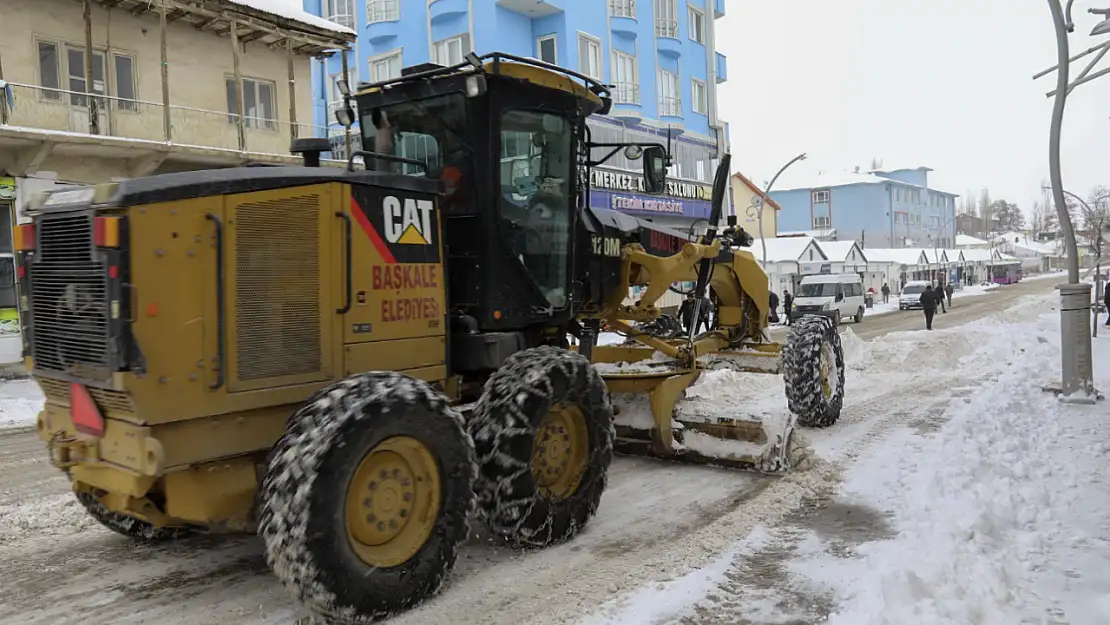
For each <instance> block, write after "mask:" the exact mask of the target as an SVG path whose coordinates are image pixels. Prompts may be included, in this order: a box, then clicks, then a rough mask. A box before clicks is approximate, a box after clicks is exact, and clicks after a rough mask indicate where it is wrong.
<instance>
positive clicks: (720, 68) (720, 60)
mask: <svg viewBox="0 0 1110 625" xmlns="http://www.w3.org/2000/svg"><path fill="white" fill-rule="evenodd" d="M726 80H728V57H726V56H725V55H723V54H721V53H720V52H718V53H717V84H718V85H719V84H721V83H723V82H725V81H726Z"/></svg>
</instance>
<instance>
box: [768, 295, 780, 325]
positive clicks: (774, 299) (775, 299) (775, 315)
mask: <svg viewBox="0 0 1110 625" xmlns="http://www.w3.org/2000/svg"><path fill="white" fill-rule="evenodd" d="M768 320H769V321H770V322H771V323H778V322H779V296H778V295H775V292H774V291H771V314H770V315H769V316H768Z"/></svg>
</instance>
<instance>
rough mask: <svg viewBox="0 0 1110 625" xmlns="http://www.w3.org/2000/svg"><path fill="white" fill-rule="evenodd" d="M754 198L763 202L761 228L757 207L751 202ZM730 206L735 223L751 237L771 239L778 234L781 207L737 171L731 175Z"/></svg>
mask: <svg viewBox="0 0 1110 625" xmlns="http://www.w3.org/2000/svg"><path fill="white" fill-rule="evenodd" d="M755 198H761V199H762V200H763V203H764V207H763V229H762V230H761V229H760V227H759V209H758V208H755V206H754V204H753V200H755ZM732 206H733V210H735V211H736V223H737V224H738V225H740V226H741V227H743V228H744V230H746V231H747V232H748V233H749V234H751V235H752V236H753V237H755V238H757V239H760V238H765V239H773V238H775V237H776V236H778V231H779V211H780V210H782V207H780V206H779V205H778V204H777V203H775V201H774V200H772V199H771V198H770V197H768V196H767V195H766V194H764V193H763V191H761V190H760V189H759V187H757V186H756V185H755V183H754V182H752V181H751V180H748V178H747V177H746V176H744V174H741V173H739V172H737V173H735V174H733V175H732Z"/></svg>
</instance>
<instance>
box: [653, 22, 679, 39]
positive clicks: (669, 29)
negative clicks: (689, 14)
mask: <svg viewBox="0 0 1110 625" xmlns="http://www.w3.org/2000/svg"><path fill="white" fill-rule="evenodd" d="M655 36H656V37H667V38H668V39H678V20H671V19H657V20H655Z"/></svg>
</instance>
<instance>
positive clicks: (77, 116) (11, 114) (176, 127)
mask: <svg viewBox="0 0 1110 625" xmlns="http://www.w3.org/2000/svg"><path fill="white" fill-rule="evenodd" d="M8 88H9V89H10V90H11V93H12V96H13V97H12V100H13V102H12V103H13V104H14V106H12V107H11V108H10V109H8V110H6V113H7V115H6V123H5V124H4V125H3V127H5V128H18V129H24V130H32V131H36V130H37V131H53V132H61V133H76V134H87V135H92V134H93V132H92V130H93V128H92V126H93V124H92V121H91V115H90V108H89V106H88V101H87V100H86V97H87V96H88V94H85V93H82V92H78V91H69V90H66V89H52V88H47V87H40V86H36V85H27V84H21V83H11V82H9V83H8ZM93 97H94V98H95V100H94V101H95V102H96V107H95V108H96V112H97V126H98V128H97V129H96V130H97V132H96V135H98V136H104V137H117V138H122V139H138V140H142V141H151V142H159V143H167V144H173V145H177V146H190V147H201V148H215V149H224V150H231V151H236V152H257V153H263V154H281V155H288V154H289V141H290V137H291V136H292V128H291V124H290V123H289V121H288V120H282V119H280V118H273V117H265V116H257V115H245V116H244V117H243V126H244V140H245V143H244V145H240V143H239V131H238V119H239V116H238V114H237V113H231V112H228V111H214V110H208V109H201V108H195V107H190V106H183V105H175V104H171V105H170V107H169V122H170V126H169V128H168V129H167V128H166V125H165V121H166V115H165V114H164V107H163V106H162V104H161V103H159V102H148V101H145V100H136V99H127V98H120V97H116V96H109V95H99V94H93ZM271 104H272V105H271V106H270V110H272V111H274V115H275V116H276V115H277V114H278V112H279V111H288V104H285V103H281V102H273V103H271ZM5 105H6V104H5ZM296 126H297V135H298V136H301V137H311V136H325V135H326V132H327V129H326V128H324V127H316V126H314V125H313V124H308V123H298V124H297V125H296Z"/></svg>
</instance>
